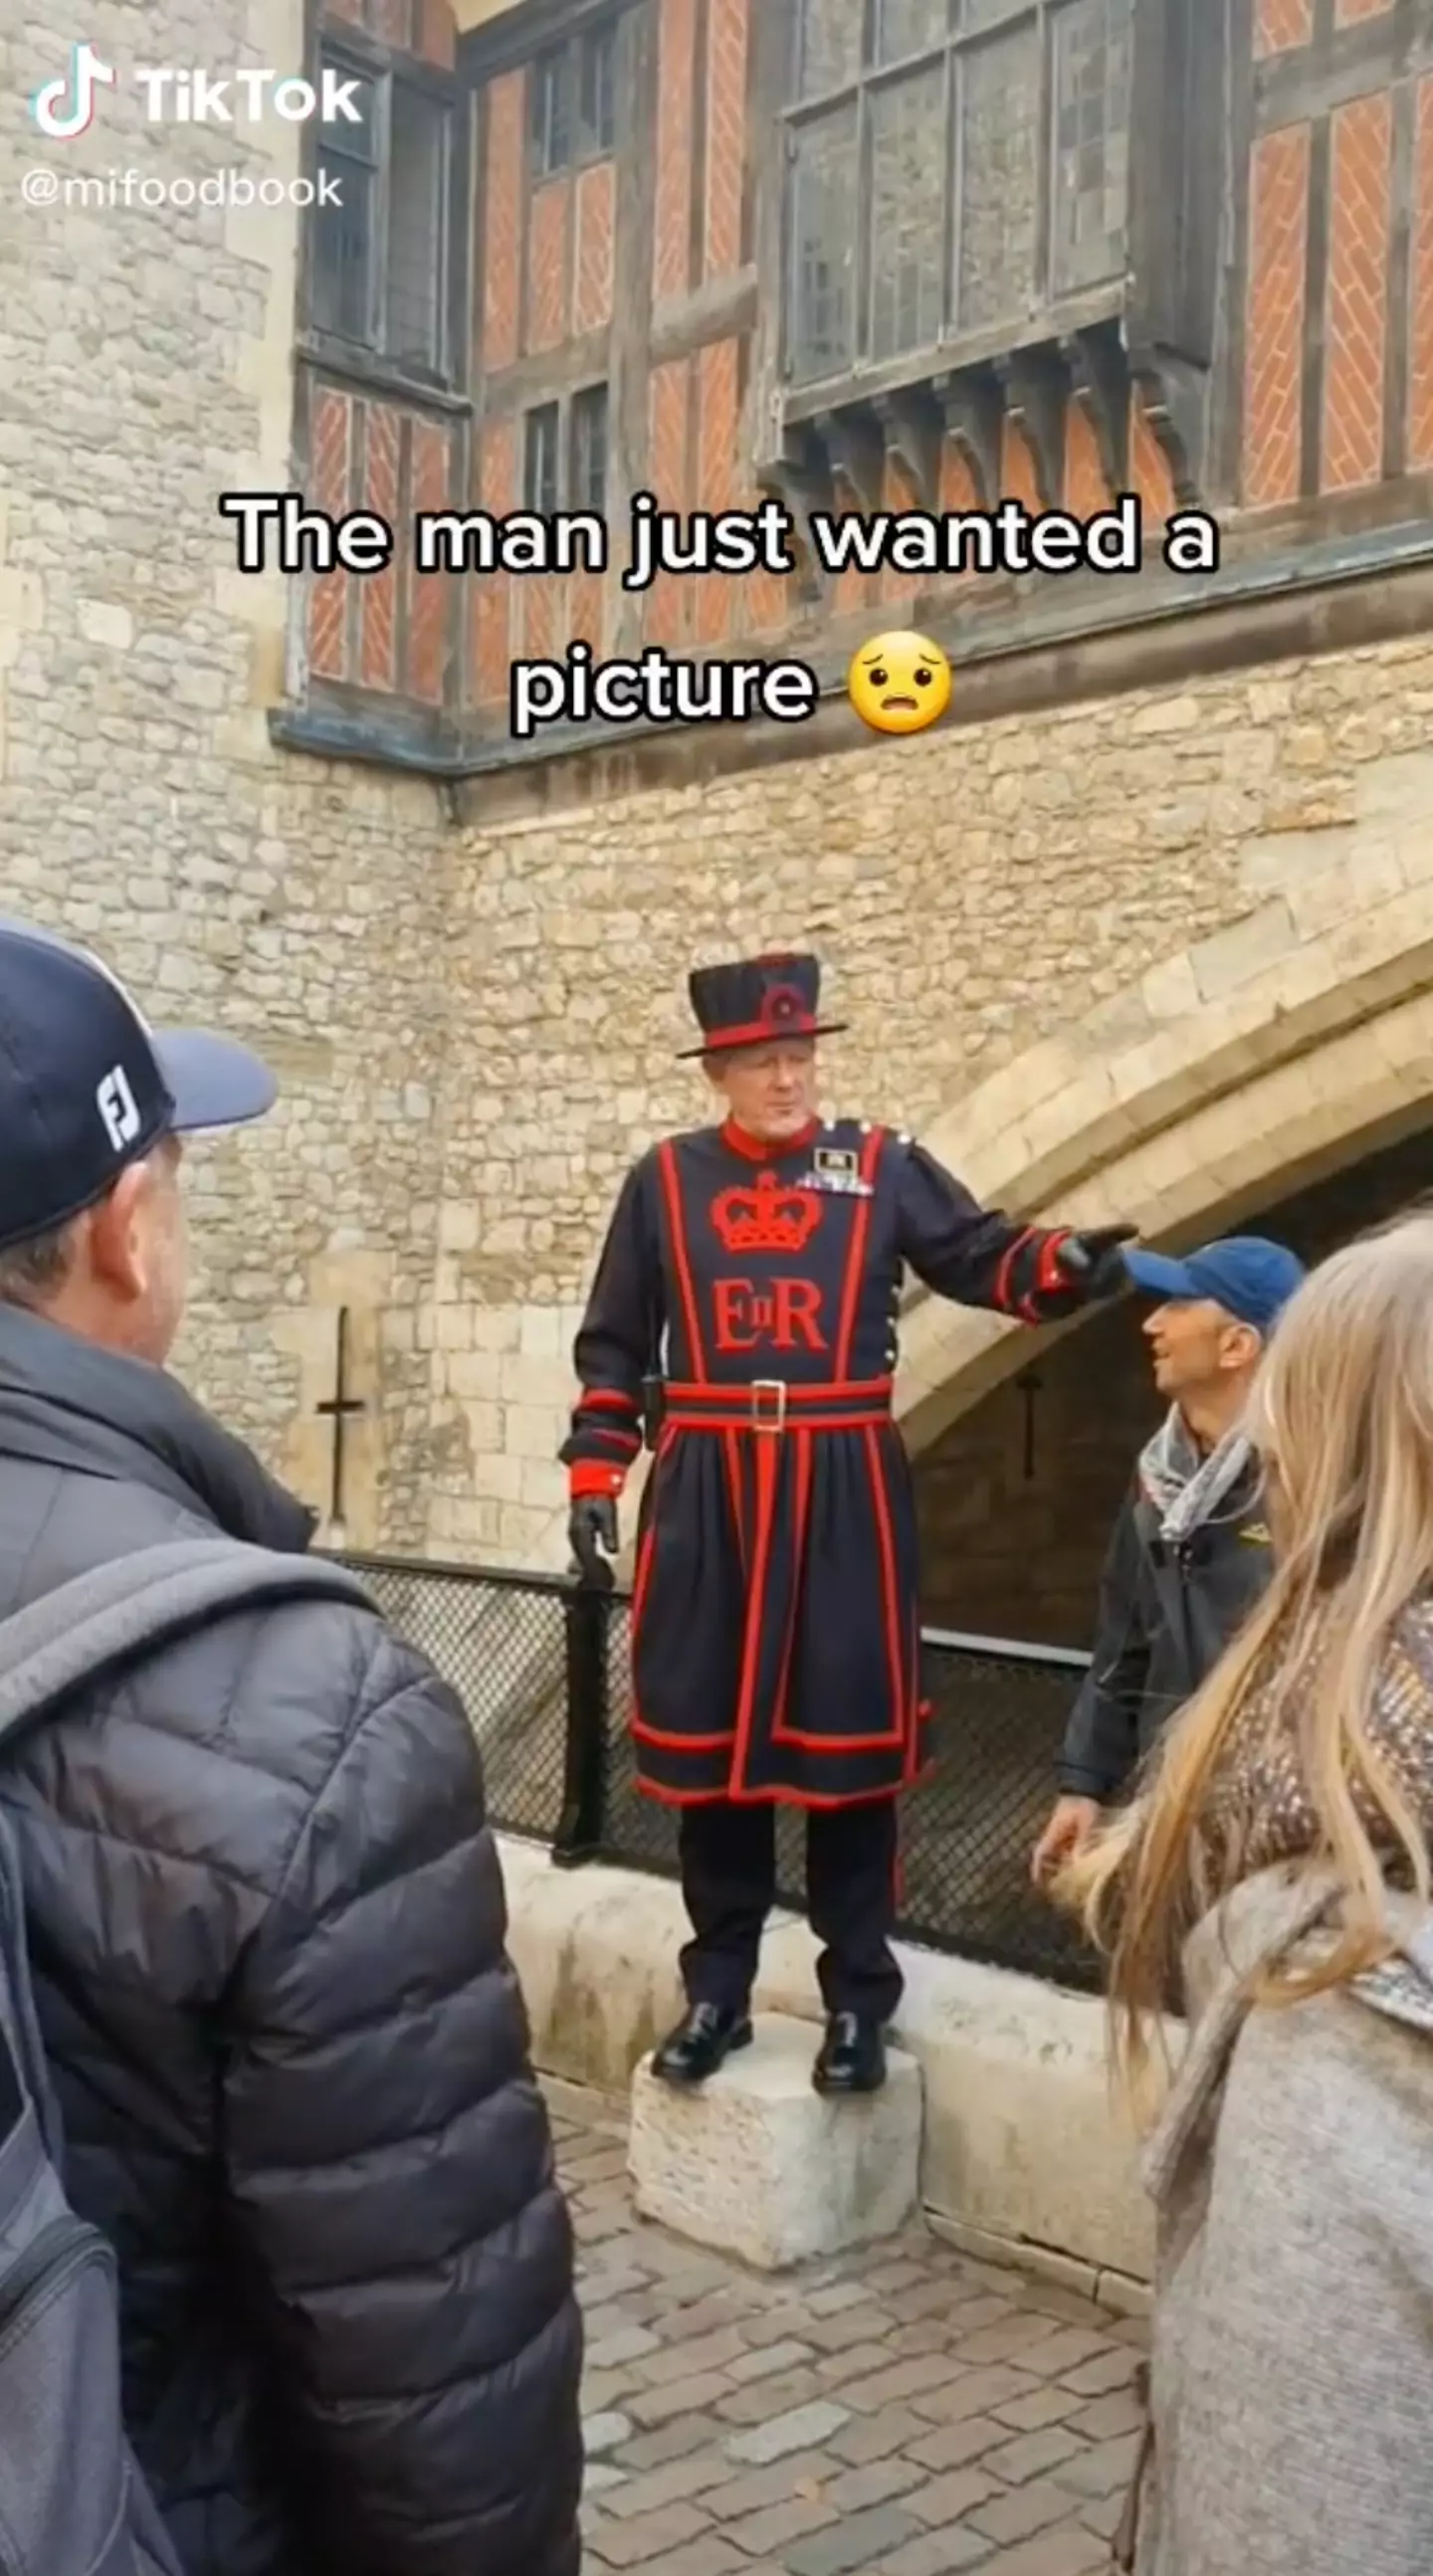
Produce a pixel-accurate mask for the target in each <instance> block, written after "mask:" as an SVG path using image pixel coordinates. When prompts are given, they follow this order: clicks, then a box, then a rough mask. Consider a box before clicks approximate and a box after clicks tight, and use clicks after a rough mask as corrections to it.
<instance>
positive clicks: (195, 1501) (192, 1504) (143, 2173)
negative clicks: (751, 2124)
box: [0, 1309, 581, 2576]
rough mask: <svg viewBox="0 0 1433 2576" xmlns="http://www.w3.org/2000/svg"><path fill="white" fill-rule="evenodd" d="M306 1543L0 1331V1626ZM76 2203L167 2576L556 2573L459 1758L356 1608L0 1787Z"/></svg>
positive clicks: (529, 2211)
mask: <svg viewBox="0 0 1433 2576" xmlns="http://www.w3.org/2000/svg"><path fill="white" fill-rule="evenodd" d="M216 1525H217V1527H218V1528H219V1529H221V1530H225V1531H228V1532H229V1533H230V1534H231V1535H232V1536H233V1537H235V1538H240V1539H246V1540H249V1541H252V1542H256V1543H258V1544H260V1545H263V1546H266V1547H280V1548H289V1549H301V1548H303V1547H305V1546H306V1545H307V1543H308V1539H309V1535H310V1521H309V1516H308V1515H307V1513H305V1512H303V1511H302V1510H301V1509H300V1507H299V1506H298V1505H297V1504H296V1503H294V1502H293V1501H292V1499H291V1498H290V1497H289V1496H287V1495H286V1494H284V1493H282V1492H281V1490H280V1489H279V1488H278V1487H277V1486H275V1485H273V1484H272V1483H270V1481H269V1480H268V1478H267V1477H266V1476H265V1475H264V1474H263V1472H262V1470H261V1469H260V1468H259V1466H258V1465H257V1462H256V1461H255V1460H254V1459H253V1457H252V1456H251V1455H250V1453H249V1452H248V1451H247V1450H246V1449H244V1448H242V1447H240V1446H239V1445H238V1444H237V1443H235V1442H234V1441H232V1440H230V1439H229V1437H228V1436H227V1435H226V1434H225V1433H223V1432H221V1431H220V1430H219V1429H218V1427H217V1426H216V1425H215V1424H214V1423H213V1422H212V1421H211V1420H210V1419H209V1417H208V1416H207V1415H205V1414H203V1413H202V1412H200V1411H199V1409H198V1408H197V1407H196V1406H195V1405H193V1404H192V1403H191V1402H190V1401H189V1399H188V1398H187V1397H186V1396H184V1395H183V1394H182V1392H181V1391H180V1389H179V1388H178V1387H177V1385H176V1384H175V1382H174V1381H173V1380H172V1379H171V1378H170V1377H168V1376H167V1375H166V1374H164V1373H162V1372H160V1371H157V1370H154V1369H150V1368H147V1367H145V1366H143V1365H142V1364H140V1363H138V1362H134V1361H130V1360H125V1359H118V1358H114V1357H111V1356H109V1355H107V1354H105V1353H103V1352H100V1351H98V1350H95V1349H93V1348H91V1347H90V1346H88V1345H86V1344H83V1343H80V1342H77V1341H75V1340H74V1339H73V1338H72V1337H71V1336H69V1335H68V1334H64V1333H61V1332H59V1331H57V1330H56V1329H54V1328H53V1327H51V1326H49V1325H48V1324H45V1323H43V1322H40V1321H39V1320H37V1319H36V1318H34V1317H31V1316H28V1315H21V1314H17V1313H15V1312H14V1311H13V1310H6V1309H0V1613H3V1614H8V1613H9V1612H10V1611H11V1610H13V1609H15V1608H18V1607H19V1606H21V1605H22V1604H23V1603H25V1602H27V1601H30V1600H34V1599H36V1598H38V1597H39V1596H40V1595H41V1594H43V1593H45V1592H46V1591H48V1590H49V1589H50V1588H51V1587H52V1586H54V1585H55V1584H58V1583H61V1582H63V1581H64V1580H65V1579H66V1577H67V1576H70V1575H73V1574H78V1573H82V1572H84V1571H86V1570H87V1569H88V1568H90V1567H92V1566H95V1565H97V1564H99V1563H101V1562H103V1561H105V1560H107V1559H112V1558H114V1557H116V1556H118V1555H120V1554H121V1553H123V1552H125V1551H126V1550H130V1549H135V1548H141V1547H145V1546H148V1545H150V1544H153V1543H154V1542H156V1541H163V1540H166V1539H173V1538H176V1537H198V1536H206V1535H207V1536H210V1537H212V1536H213V1534H214V1530H215V1527H216ZM0 1798H3V1802H4V1806H5V1811H6V1813H7V1816H8V1817H9V1819H10V1821H11V1824H12V1826H13V1828H14V1830H15V1832H16V1835H17V1839H18V1843H19V1849H20V1857H21V1862H22V1866H23V1870H24V1875H25V1884H26V1892H27V1897H28V1900H29V1905H30V1909H31V1912H30V1937H31V1954H32V1961H33V1966H34V1973H35V1981H36V1990H37V1996H38V2001H39V2008H40V2016H41V2023H42V2027H43V2031H44V2035H45V2039H46V2041H47V2044H48V2047H49V2050H50V2054H51V2057H52V2060H53V2064H54V2068H55V2076H56V2090H57V2093H58V2096H59V2100H60V2107H61V2111H62V2114H63V2117H64V2120H65V2125H66V2132H67V2140H68V2150H69V2164H68V2172H67V2181H68V2184H69V2189H70V2195H71V2198H72V2200H73V2201H74V2203H75V2205H76V2207H77V2208H78V2209H79V2210H80V2212H81V2213H82V2214H83V2215H84V2216H85V2217H87V2218H90V2219H92V2220H94V2221H95V2222H97V2223H98V2224H99V2225H100V2226H101V2227H103V2228H104V2229H105V2230H106V2232H107V2233H108V2235H109V2236H110V2239H111V2241H112V2242H113V2244H114V2246H115V2248H116V2250H117V2252H118V2256H119V2262H120V2275H121V2289H122V2305H123V2340H124V2359H125V2377H126V2402H127V2410H128V2417H129V2425H130V2430H131V2433H132V2435H133V2437H134V2441H135V2446H136V2449H137V2450H138V2452H139V2454H140V2457H141V2460H142V2463H143V2465H144V2467H145V2469H146V2471H147V2472H148V2474H149V2476H150V2478H151V2479H152V2481H153V2484H154V2488H155V2491H156V2494H157V2497H158V2499H159V2502H160V2504H161V2506H162V2508H163V2510H164V2512H165V2516H166V2519H167V2521H168V2523H169V2526H170V2529H171V2532H172V2534H173V2537H174V2541H175V2544H176V2547H177V2549H178V2551H179V2553H180V2556H181V2559H182V2562H183V2564H184V2566H185V2569H186V2571H187V2576H574V2571H575V2570H576V2569H577V2567H578V2565H579V2544H578V2539H577V2510H578V2494H579V2487H580V2482H581V2437H580V2429H579V2418H578V2378H579V2370H580V2359H581V2325H580V2320H579V2316H578V2312H577V2309H576V2306H575V2304H574V2296H573V2248H572V2238H571V2230H570V2224H569V2219H568V2214H567V2209H566V2205H565V2203H564V2201H563V2199H562V2196H561V2194H560V2192H559V2190H558V2188H557V2185H556V2183H555V2182H554V2179H553V2165H552V2147H551V2139H550V2134H549V2128H548V2122H547V2116H546V2112H545V2108H544V2105H543V2101H542V2098H541V2095H540V2093H539V2091H538V2088H537V2086H536V2084H535V2082H534V2080H533V2076H532V2072H531V2069H530V2066H529V2062H528V2051H527V2029H526V2020H525V2015H524V2011H523V2006H522V2000H521V1996H520V1994H519V1990H518V1987H517V1983H516V1980H515V1978H514V1976H513V1972H512V1970H511V1968H510V1966H509V1964H508V1962H507V1959H506V1957H505V1954H504V1946H503V1945H504V1939H505V1933H506V1918H505V1907H504V1896H503V1887H502V1880H501V1874H500V1871H499V1866H498V1860H497V1854H496V1851H495V1849H494V1846H493V1843H492V1840H491V1837H490V1835H489V1833H488V1831H487V1828H486V1826H485V1823H484V1815H483V1792H482V1781H481V1775H480V1770H479V1764H478V1760H477V1755H476V1749H475V1746H474V1742H473V1737H472V1734H471V1731H470V1729H469V1726H468V1724H467V1721H466V1719H465V1717H464V1714H463V1711H462V1709H461V1707H460V1705H459V1703H458V1701H457V1700H456V1699H455V1698H454V1696H453V1695H452V1693H451V1692H450V1691H449V1690H448V1689H447V1687H446V1686H445V1685H444V1684H443V1683H442V1682H441V1681H440V1680H439V1679H438V1678H437V1677H436V1675H435V1674H434V1673H433V1671H432V1669H431V1667H430V1666H429V1665H428V1664H426V1663H425V1662H424V1660H423V1659H422V1657H421V1656H419V1655H418V1654H416V1653H414V1652H413V1651H412V1650H411V1649H410V1648H409V1647H407V1646H406V1645H403V1644H400V1643H399V1642H398V1641H397V1639H396V1638H395V1637H394V1636H393V1634H392V1633H391V1632H390V1630H389V1629H388V1628H387V1627H386V1626H385V1624H384V1622H383V1621H382V1620H381V1619H380V1618H379V1617H377V1616H376V1615H375V1614H370V1613H369V1612H367V1611H365V1610H363V1609H361V1608H359V1607H357V1606H354V1607H352V1608H350V1607H349V1606H348V1605H346V1604H345V1603H343V1602H341V1601H325V1600H321V1599H315V1600H312V1601H294V1602H288V1603H275V1604H274V1605H273V1606H270V1607H266V1608H262V1609H258V1610H251V1611H247V1612H245V1611H240V1612H237V1613H230V1614H226V1615H224V1616H223V1617H222V1619H221V1620H220V1621H219V1622H218V1623H217V1624H214V1625H211V1626H210V1627H208V1628H206V1629H204V1630H202V1631H201V1632H199V1633H196V1634H194V1635H192V1636H189V1637H186V1638H184V1639H182V1640H180V1641H178V1642H176V1643H174V1644H172V1645H169V1646H166V1647H165V1648H163V1649H162V1650H160V1651H159V1653H158V1654H157V1655H155V1656H154V1657H153V1658H152V1659H151V1660H150V1661H148V1662H146V1663H144V1664H143V1665H141V1666H138V1667H136V1668H135V1669H134V1671H133V1672H132V1673H130V1674H129V1675H128V1676H121V1677H119V1678H117V1679H116V1680H115V1681H114V1682H112V1683H111V1684H110V1685H109V1686H107V1687H103V1688H101V1689H98V1690H96V1691H94V1692H93V1693H92V1694H91V1695H90V1696H89V1697H88V1698H86V1699H85V1700H84V1701H83V1702H77V1703H76V1704H74V1705H73V1706H72V1707H70V1708H67V1709H65V1710H63V1711H62V1712H60V1713H59V1714H57V1715H56V1716H54V1717H52V1718H51V1719H50V1720H48V1721H46V1722H44V1723H43V1724H42V1725H41V1726H40V1727H39V1728H37V1729H36V1730H35V1732H34V1733H33V1734H31V1735H30V1736H28V1737H27V1738H25V1739H24V1740H22V1741H21V1743H20V1744H19V1745H18V1746H16V1747H15V1748H13V1749H12V1750H9V1751H7V1752H6V1754H5V1755H4V1757H3V1759H0Z"/></svg>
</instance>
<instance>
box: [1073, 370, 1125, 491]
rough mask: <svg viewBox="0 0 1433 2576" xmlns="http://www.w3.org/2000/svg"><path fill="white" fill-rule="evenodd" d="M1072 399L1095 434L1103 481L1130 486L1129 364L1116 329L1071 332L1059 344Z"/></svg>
mask: <svg viewBox="0 0 1433 2576" xmlns="http://www.w3.org/2000/svg"><path fill="white" fill-rule="evenodd" d="M1060 349H1061V354H1062V356H1063V357H1064V360H1065V364H1066V366H1067V367H1068V368H1069V371H1070V381H1071V384H1072V386H1073V389H1074V394H1075V399H1076V401H1077V402H1078V403H1079V404H1080V407H1081V409H1082V410H1083V411H1084V413H1085V416H1086V418H1087V419H1088V421H1089V423H1090V426H1091V428H1092V429H1093V431H1094V433H1095V443H1096V445H1097V447H1098V448H1099V451H1100V464H1101V467H1102V469H1103V471H1104V477H1105V481H1106V482H1107V483H1108V485H1109V487H1110V490H1111V492H1112V493H1113V494H1115V495H1116V496H1118V495H1119V494H1120V493H1121V492H1124V491H1126V490H1127V489H1128V487H1129V403H1130V374H1129V361H1128V359H1127V357H1126V355H1125V348H1124V342H1123V341H1122V339H1121V338H1120V334H1119V332H1118V331H1117V330H1108V331H1072V332H1071V334H1070V337H1069V338H1068V340H1062V341H1061V343H1060Z"/></svg>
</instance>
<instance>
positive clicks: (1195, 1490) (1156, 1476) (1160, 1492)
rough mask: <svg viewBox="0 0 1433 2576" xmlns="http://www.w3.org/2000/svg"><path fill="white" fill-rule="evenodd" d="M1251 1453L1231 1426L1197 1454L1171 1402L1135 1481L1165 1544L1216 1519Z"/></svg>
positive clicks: (1190, 1437)
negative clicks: (1153, 1512) (1150, 1506)
mask: <svg viewBox="0 0 1433 2576" xmlns="http://www.w3.org/2000/svg"><path fill="white" fill-rule="evenodd" d="M1253 1454H1254V1453H1253V1451H1252V1449H1251V1448H1250V1446H1249V1443H1248V1441H1247V1440H1246V1439H1245V1437H1244V1435H1243V1433H1242V1432H1241V1431H1240V1430H1238V1429H1237V1428H1236V1429H1234V1430H1233V1431H1226V1433H1225V1434H1224V1437H1223V1439H1222V1440H1221V1441H1220V1443H1219V1446H1218V1448H1217V1449H1211V1450H1210V1452H1209V1455H1208V1457H1207V1458H1206V1457H1203V1456H1202V1455H1201V1453H1200V1449H1199V1444H1198V1442H1197V1441H1196V1440H1195V1438H1194V1435H1193V1433H1192V1432H1191V1430H1190V1428H1189V1425H1188V1423H1187V1422H1186V1421H1185V1419H1184V1416H1183V1414H1182V1413H1181V1412H1180V1410H1179V1407H1178V1405H1177V1404H1176V1405H1172V1406H1171V1408H1170V1410H1169V1413H1168V1414H1167V1415H1166V1417H1165V1419H1164V1421H1163V1422H1162V1423H1161V1424H1160V1427H1159V1429H1158V1430H1157V1431H1156V1433H1155V1435H1154V1438H1153V1439H1152V1440H1151V1441H1150V1442H1149V1443H1148V1445H1147V1446H1146V1448H1145V1449H1144V1451H1143V1453H1142V1455H1141V1458H1140V1462H1139V1477H1140V1483H1141V1485H1142V1486H1143V1488H1144V1491H1145V1493H1146V1494H1147V1495H1148V1497H1149V1499H1150V1501H1151V1502H1152V1503H1153V1505H1154V1507H1155V1510H1156V1511H1157V1512H1158V1513H1159V1515H1160V1536H1161V1538H1163V1539H1165V1540H1166V1541H1167V1542H1168V1543H1169V1545H1170V1546H1174V1545H1176V1544H1177V1543H1178V1541H1179V1540H1180V1539H1184V1538H1188V1537H1189V1535H1190V1533H1191V1532H1192V1531H1193V1530H1197V1529H1202V1528H1203V1527H1204V1525H1205V1523H1206V1522H1207V1521H1212V1520H1216V1519H1217V1518H1218V1515H1219V1506H1220V1504H1221V1503H1222V1502H1223V1501H1224V1500H1225V1498H1226V1496H1227V1495H1228V1494H1229V1493H1230V1492H1231V1491H1232V1489H1233V1487H1234V1486H1235V1485H1237V1484H1238V1483H1239V1481H1240V1479H1241V1477H1242V1476H1243V1475H1244V1474H1245V1473H1246V1471H1247V1470H1248V1468H1249V1467H1250V1465H1251V1463H1252V1460H1253Z"/></svg>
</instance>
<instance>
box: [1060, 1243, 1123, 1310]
mask: <svg viewBox="0 0 1433 2576" xmlns="http://www.w3.org/2000/svg"><path fill="white" fill-rule="evenodd" d="M1138 1233H1139V1227H1138V1226H1137V1225H1099V1226H1093V1227H1091V1229H1090V1230H1089V1232H1088V1233H1084V1234H1072V1235H1069V1236H1068V1237H1067V1238H1066V1240H1065V1241H1064V1242H1063V1243H1062V1244H1061V1245H1060V1246H1059V1248H1058V1250H1057V1251H1056V1254H1055V1263H1056V1267H1057V1268H1058V1269H1060V1270H1062V1271H1063V1272H1064V1275H1065V1277H1066V1278H1067V1279H1068V1280H1069V1282H1070V1284H1071V1286H1072V1287H1074V1288H1078V1289H1079V1290H1080V1291H1081V1299H1080V1302H1081V1303H1082V1304H1089V1305H1094V1304H1096V1303H1097V1301H1098V1300H1099V1299H1100V1298H1102V1297H1117V1296H1118V1295H1119V1293H1120V1290H1121V1289H1122V1288H1127V1287H1128V1286H1129V1272H1128V1271H1127V1270H1126V1268H1125V1266H1124V1263H1123V1261H1122V1260H1121V1259H1120V1245H1121V1244H1122V1243H1133V1242H1134V1240H1135V1237H1136V1236H1137V1235H1138Z"/></svg>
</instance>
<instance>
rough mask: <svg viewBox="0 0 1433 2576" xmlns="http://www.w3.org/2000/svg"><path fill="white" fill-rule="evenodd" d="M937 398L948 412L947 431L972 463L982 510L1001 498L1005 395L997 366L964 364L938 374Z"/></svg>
mask: <svg viewBox="0 0 1433 2576" xmlns="http://www.w3.org/2000/svg"><path fill="white" fill-rule="evenodd" d="M935 394H936V399H937V401H938V402H939V403H940V405H941V407H942V409H943V411H944V413H945V426H946V431H947V434H948V435H949V436H950V437H951V438H952V439H954V441H955V444H956V446H957V447H958V448H959V450H960V453H961V455H962V456H963V457H964V458H965V461H966V463H967V465H968V466H969V467H970V471H971V474H972V477H973V478H974V482H975V489H976V493H977V495H978V498H979V502H980V507H981V509H982V510H993V509H994V508H995V507H996V505H997V503H998V502H999V499H1000V440H1001V432H1002V428H1003V425H1004V420H1005V396H1004V394H1003V392H1002V391H1001V387H1000V380H999V378H998V377H997V376H996V374H995V372H994V370H993V368H990V367H962V368H960V369H959V371H958V372H957V373H956V374H954V375H949V376H937V378H936V380H935Z"/></svg>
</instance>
